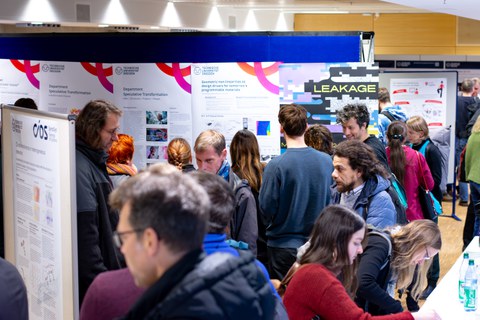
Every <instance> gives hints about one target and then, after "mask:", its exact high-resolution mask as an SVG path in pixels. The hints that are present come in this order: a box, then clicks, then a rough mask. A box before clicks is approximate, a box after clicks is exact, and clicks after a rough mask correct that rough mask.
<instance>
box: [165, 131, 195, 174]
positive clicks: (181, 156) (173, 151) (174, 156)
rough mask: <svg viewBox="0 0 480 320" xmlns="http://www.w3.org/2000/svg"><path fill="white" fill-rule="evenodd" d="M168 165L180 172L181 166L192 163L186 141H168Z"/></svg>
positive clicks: (178, 139)
mask: <svg viewBox="0 0 480 320" xmlns="http://www.w3.org/2000/svg"><path fill="white" fill-rule="evenodd" d="M167 156H168V163H170V164H172V165H174V166H175V167H177V168H178V170H182V167H183V165H185V164H189V163H190V162H192V150H191V148H190V144H188V142H187V140H185V139H183V138H175V139H172V141H170V143H169V144H168V147H167Z"/></svg>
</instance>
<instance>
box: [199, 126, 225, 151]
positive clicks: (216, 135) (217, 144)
mask: <svg viewBox="0 0 480 320" xmlns="http://www.w3.org/2000/svg"><path fill="white" fill-rule="evenodd" d="M225 145H226V144H225V137H224V136H223V134H221V133H220V132H218V131H215V130H205V131H203V132H202V133H200V134H199V135H198V137H197V139H196V140H195V145H194V147H193V149H194V151H195V152H203V151H205V150H207V149H208V147H213V149H214V150H215V152H216V153H217V154H218V155H220V154H221V153H222V151H223V150H225V148H226V146H225Z"/></svg>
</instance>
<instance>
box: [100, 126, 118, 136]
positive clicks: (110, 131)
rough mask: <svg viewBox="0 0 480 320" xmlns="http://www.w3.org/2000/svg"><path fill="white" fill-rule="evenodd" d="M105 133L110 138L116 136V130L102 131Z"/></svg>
mask: <svg viewBox="0 0 480 320" xmlns="http://www.w3.org/2000/svg"><path fill="white" fill-rule="evenodd" d="M103 130H104V131H105V132H106V133H108V134H109V135H111V136H112V137H114V136H116V135H117V134H118V128H115V129H113V130H105V129H103Z"/></svg>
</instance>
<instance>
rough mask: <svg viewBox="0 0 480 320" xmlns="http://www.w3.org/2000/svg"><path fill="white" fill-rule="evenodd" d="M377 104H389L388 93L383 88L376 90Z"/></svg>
mask: <svg viewBox="0 0 480 320" xmlns="http://www.w3.org/2000/svg"><path fill="white" fill-rule="evenodd" d="M378 102H383V103H386V102H390V92H388V89H387V88H385V87H382V88H379V89H378Z"/></svg>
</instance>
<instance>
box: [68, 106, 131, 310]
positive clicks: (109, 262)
mask: <svg viewBox="0 0 480 320" xmlns="http://www.w3.org/2000/svg"><path fill="white" fill-rule="evenodd" d="M121 115H122V112H121V111H120V110H119V109H118V108H117V107H116V106H114V105H113V104H112V103H110V102H108V101H104V100H93V101H90V102H89V103H87V105H86V106H85V107H84V108H83V110H82V111H81V112H80V114H79V115H78V117H77V120H76V123H75V138H76V141H75V142H76V143H75V149H76V181H77V233H78V277H79V282H78V284H79V299H80V304H81V303H82V301H83V297H84V295H85V292H86V291H87V289H88V287H89V286H90V284H91V283H92V281H93V279H94V278H95V277H96V276H97V275H98V274H99V273H101V272H103V271H107V270H114V269H118V268H120V267H121V262H120V261H121V259H120V257H121V254H120V253H119V252H118V250H116V248H115V246H114V244H113V240H112V234H113V231H114V230H115V228H116V227H117V223H118V212H116V211H113V210H111V209H110V207H109V205H108V196H109V195H110V193H111V192H112V183H111V181H110V179H109V177H108V173H107V169H106V161H107V158H108V153H107V152H108V150H109V149H110V147H111V145H112V143H113V141H116V140H118V139H117V130H118V127H119V120H120V117H121Z"/></svg>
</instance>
